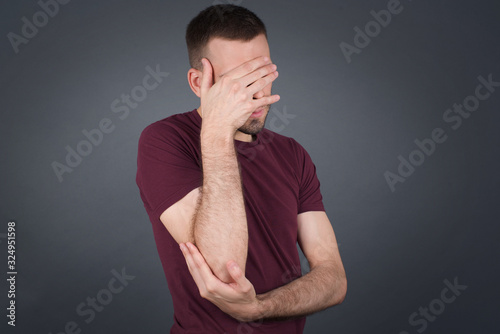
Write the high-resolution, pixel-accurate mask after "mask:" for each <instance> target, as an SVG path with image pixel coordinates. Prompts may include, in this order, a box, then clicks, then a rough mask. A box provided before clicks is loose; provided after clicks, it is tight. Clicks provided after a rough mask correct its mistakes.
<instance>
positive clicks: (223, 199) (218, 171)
mask: <svg viewBox="0 0 500 334" xmlns="http://www.w3.org/2000/svg"><path fill="white" fill-rule="evenodd" d="M200 141H201V155H202V170H203V186H202V189H201V197H200V201H199V204H198V209H197V211H196V214H195V216H194V221H193V236H194V241H195V243H196V245H197V246H198V248H199V250H200V252H201V253H202V254H203V256H204V257H205V260H206V262H207V263H208V265H209V266H210V268H211V269H212V271H213V273H214V274H215V275H216V276H217V277H218V278H219V279H220V280H221V281H224V282H232V279H231V277H230V275H229V273H228V271H227V268H226V263H227V262H228V261H229V260H234V261H236V263H238V265H239V266H240V267H241V268H242V270H243V272H244V270H245V264H246V258H247V251H248V228H247V220H246V213H245V204H244V200H243V192H242V185H241V175H240V170H239V165H238V160H237V153H236V150H235V147H234V138H233V137H232V136H225V135H221V134H216V133H213V132H209V131H203V129H202V132H201V135H200Z"/></svg>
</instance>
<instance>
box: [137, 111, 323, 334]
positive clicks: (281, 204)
mask: <svg viewBox="0 0 500 334" xmlns="http://www.w3.org/2000/svg"><path fill="white" fill-rule="evenodd" d="M201 122H202V119H201V117H200V115H199V114H198V112H197V110H196V109H194V110H192V111H189V112H185V113H181V114H176V115H172V116H170V117H167V118H165V119H163V120H160V121H157V122H155V123H153V124H151V125H149V126H148V127H146V129H144V131H143V132H142V134H141V137H140V139H139V151H138V161H137V179H136V181H137V185H138V186H139V189H140V194H141V198H142V200H143V202H144V207H145V208H146V211H147V213H148V215H149V218H150V220H151V223H152V225H153V232H154V236H155V240H156V246H157V249H158V253H159V256H160V259H161V262H162V265H163V270H164V272H165V276H166V278H167V282H168V287H169V290H170V293H171V295H172V300H173V304H174V326H173V327H172V329H171V332H170V333H174V334H177V333H200V334H201V333H203V334H207V333H209V334H211V333H228V334H233V333H234V334H236V333H238V334H239V333H253V334H257V333H273V334H281V333H283V334H294V333H302V331H303V329H304V325H305V320H306V319H305V317H302V318H300V319H295V320H290V321H274V322H271V321H264V322H253V323H240V322H238V321H237V320H235V319H234V318H232V317H231V316H229V315H227V314H225V313H224V312H222V311H221V310H220V309H219V308H217V306H215V305H214V304H212V303H211V302H209V301H208V300H206V299H203V298H202V297H200V294H199V290H198V288H197V286H196V284H195V282H194V280H193V278H192V277H191V274H190V273H189V271H188V268H187V265H186V262H185V260H184V257H183V255H182V253H181V251H180V249H179V246H178V244H177V242H176V241H175V240H174V239H173V237H172V236H171V235H170V233H169V232H168V230H167V229H166V228H165V226H164V225H163V224H162V222H161V221H160V215H161V214H162V213H163V212H164V211H165V210H166V209H167V208H168V207H170V206H171V205H172V204H174V203H176V202H177V201H179V200H180V199H181V198H183V197H184V196H185V195H186V194H188V193H189V192H190V191H191V190H193V189H194V188H197V187H200V186H201V185H202V171H201V152H200V129H201ZM255 137H256V138H255V140H254V141H252V142H243V141H239V140H235V141H234V143H235V147H236V149H237V152H238V161H239V163H240V166H241V179H242V184H243V196H244V200H245V211H246V217H247V223H248V257H247V263H246V273H245V274H246V277H247V278H248V279H249V280H250V282H252V284H253V285H254V287H255V291H256V292H257V294H260V293H264V292H267V291H269V290H272V289H275V288H278V287H280V286H282V285H284V284H286V283H288V282H290V281H291V280H293V279H295V278H297V277H300V276H301V269H300V260H299V255H298V252H297V246H296V243H297V214H299V213H302V212H306V211H324V207H323V202H322V196H321V192H320V183H319V181H318V178H317V176H316V168H315V166H314V164H313V162H312V161H311V158H310V157H309V155H308V153H307V152H306V151H305V149H304V148H303V147H302V146H301V145H300V144H299V143H298V142H296V141H295V140H294V139H292V138H289V137H285V136H283V135H280V134H277V133H275V132H273V131H270V130H268V129H266V128H264V129H262V131H261V132H260V133H258V134H257V135H256V136H255Z"/></svg>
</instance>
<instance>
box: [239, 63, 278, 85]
mask: <svg viewBox="0 0 500 334" xmlns="http://www.w3.org/2000/svg"><path fill="white" fill-rule="evenodd" d="M276 68H277V66H276V65H275V64H267V65H265V66H262V67H260V68H258V69H256V70H255V71H253V72H252V73H249V74H247V75H245V76H244V77H242V78H240V79H239V81H241V83H242V84H243V85H244V87H247V86H248V85H251V84H252V83H254V82H255V81H257V80H259V79H260V78H263V77H265V76H266V75H269V74H271V73H273V72H274V71H276Z"/></svg>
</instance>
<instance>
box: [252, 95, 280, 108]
mask: <svg viewBox="0 0 500 334" xmlns="http://www.w3.org/2000/svg"><path fill="white" fill-rule="evenodd" d="M279 100H280V96H279V95H278V94H276V95H271V96H264V97H261V98H260V99H253V100H252V101H251V103H252V110H255V109H258V108H259V107H262V106H265V105H271V104H273V103H276V102H278V101H279Z"/></svg>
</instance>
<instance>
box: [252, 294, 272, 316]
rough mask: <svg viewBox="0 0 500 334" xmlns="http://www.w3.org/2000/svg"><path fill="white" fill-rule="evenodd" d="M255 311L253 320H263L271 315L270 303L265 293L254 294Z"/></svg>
mask: <svg viewBox="0 0 500 334" xmlns="http://www.w3.org/2000/svg"><path fill="white" fill-rule="evenodd" d="M255 299H256V303H255V311H254V314H253V318H254V319H255V320H254V321H257V320H261V319H262V320H264V319H266V318H270V317H271V304H270V302H269V299H268V298H267V296H266V294H261V295H256V296H255Z"/></svg>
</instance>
